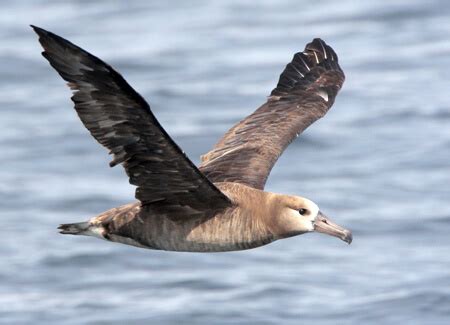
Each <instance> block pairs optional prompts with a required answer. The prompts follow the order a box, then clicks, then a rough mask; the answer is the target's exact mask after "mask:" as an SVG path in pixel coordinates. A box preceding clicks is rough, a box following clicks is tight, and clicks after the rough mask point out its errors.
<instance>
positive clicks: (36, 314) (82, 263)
mask: <svg viewBox="0 0 450 325" xmlns="http://www.w3.org/2000/svg"><path fill="white" fill-rule="evenodd" d="M29 24H35V25H38V26H41V27H43V28H46V29H49V30H51V31H53V32H55V33H57V34H59V35H61V36H63V37H65V38H68V39H69V40H71V41H72V42H74V43H76V44H78V45H79V46H81V47H83V48H84V49H86V50H88V51H90V52H91V53H93V54H95V55H97V56H99V57H101V58H102V59H104V60H105V61H107V62H108V63H110V64H111V65H113V66H114V67H115V68H116V69H117V70H119V71H120V72H121V73H122V74H123V76H124V77H125V78H126V79H127V80H128V82H129V83H130V84H131V85H132V86H133V87H134V88H135V89H136V90H137V91H138V92H140V93H141V94H142V95H143V96H144V97H145V98H146V99H147V100H148V101H149V103H150V105H151V107H152V110H153V112H154V113H155V115H156V116H157V117H158V119H159V121H160V122H161V123H162V125H163V126H164V127H165V129H166V130H167V131H168V132H169V134H171V135H172V137H173V138H174V139H175V140H176V142H177V143H178V144H179V145H180V146H181V147H182V148H183V149H184V150H185V151H186V153H187V154H188V155H189V157H190V158H191V159H192V160H193V161H195V162H196V163H198V161H199V156H200V155H201V154H202V153H205V152H206V151H208V150H209V148H211V146H212V145H213V144H214V143H215V141H217V140H218V138H219V137H220V136H221V135H222V134H223V133H224V132H225V131H226V130H227V129H228V128H229V127H231V126H232V124H233V123H235V122H237V121H239V120H240V119H242V118H243V117H244V116H246V115H247V114H250V113H251V112H252V111H253V110H254V109H256V108H257V107H258V106H259V105H260V104H262V103H263V102H264V101H265V98H266V96H267V95H268V94H269V93H270V91H271V89H272V88H273V87H275V85H276V83H277V81H278V76H279V74H280V73H281V71H282V70H283V68H284V66H285V65H286V64H287V63H288V62H289V61H290V60H291V58H292V56H293V54H294V53H296V52H298V51H301V50H303V48H304V46H305V44H306V43H308V42H309V41H311V40H312V39H313V38H314V37H321V38H323V39H324V40H325V41H326V42H327V43H329V44H330V45H331V46H333V48H334V49H335V51H336V52H337V53H338V55H339V59H340V64H341V67H342V68H343V70H344V71H345V74H346V82H345V84H344V87H343V89H342V91H341V93H340V94H339V96H338V98H337V100H336V103H335V105H334V106H333V108H332V109H331V111H330V112H329V113H328V114H327V116H326V117H325V118H324V119H322V120H320V121H318V122H317V123H315V124H314V125H313V126H311V127H310V128H309V129H308V130H307V131H306V132H305V133H304V134H303V135H302V136H301V137H300V138H299V139H298V140H297V141H295V142H294V143H292V144H291V146H290V147H289V148H288V150H286V152H285V153H284V155H283V156H282V157H281V158H280V160H279V161H278V163H277V165H276V166H275V168H274V169H273V171H272V173H271V176H270V178H269V182H268V184H267V187H266V189H267V190H268V191H272V192H280V193H290V194H298V195H302V196H305V197H308V198H310V199H312V200H314V201H315V202H317V203H318V204H319V206H320V207H321V209H322V211H324V212H325V213H326V214H327V215H329V216H330V217H331V218H332V219H334V220H335V221H336V222H338V223H340V224H342V225H345V226H346V227H348V228H350V229H352V230H353V234H354V241H353V243H352V245H350V246H347V245H346V244H345V243H344V242H342V241H340V240H338V239H336V238H332V237H327V236H324V235H321V234H308V235H304V236H299V237H294V238H291V239H286V240H282V241H278V242H275V243H273V244H271V245H268V246H265V247H262V248H257V249H253V250H249V251H242V252H231V253H219V254H217V253H215V254H194V253H174V252H160V251H151V250H144V249H138V248H134V247H130V246H124V245H118V244H114V243H108V242H103V241H99V240H98V239H95V238H88V237H73V236H62V235H59V234H58V232H57V231H56V226H57V225H58V224H60V223H67V222H77V221H84V220H86V219H88V218H90V217H91V216H93V215H96V214H98V213H100V212H102V211H104V210H106V209H108V208H111V207H114V206H118V205H121V204H124V203H127V202H129V201H132V200H134V197H133V196H134V188H133V187H132V186H131V185H129V184H128V179H127V177H126V176H125V173H124V172H123V169H122V168H121V167H116V168H113V169H111V168H109V167H108V162H109V161H110V159H111V158H110V157H109V156H108V154H107V151H106V150H105V149H104V148H102V147H101V146H100V145H98V144H97V143H96V142H95V141H94V140H93V139H92V137H91V136H90V135H89V134H88V132H87V131H86V130H85V128H84V127H83V125H82V124H81V122H80V121H79V119H78V117H77V116H76V114H75V111H74V110H73V109H72V103H71V101H70V99H69V98H70V91H69V90H68V88H67V87H65V85H64V82H63V81H62V79H61V78H60V77H59V76H58V75H57V74H56V73H55V71H53V70H52V69H51V68H50V66H49V65H48V63H47V62H46V61H45V60H44V59H43V58H42V57H41V55H40V52H41V48H40V46H39V44H38V42H37V38H36V35H35V34H34V33H33V32H32V30H31V29H30V28H29V27H28V25H29ZM449 94H450V2H448V1H438V0H435V1H419V0H412V1H411V0H408V1H406V0H403V1H376V2H375V1H373V2H368V1H364V2H363V1H349V0H344V1H332V0H330V1H298V0H296V1H294V0H283V1H238V0H234V1H220V2H219V1H214V2H213V1H181V0H180V1H50V0H45V1H44V0H42V1H14V2H13V1H10V2H8V3H7V4H5V5H3V6H2V10H1V11H0V107H1V108H0V109H1V112H0V148H1V159H0V234H1V235H0V323H4V324H85V323H89V324H307V323H313V324H450V96H449Z"/></svg>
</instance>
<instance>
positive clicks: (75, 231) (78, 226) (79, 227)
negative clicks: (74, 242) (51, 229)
mask: <svg viewBox="0 0 450 325" xmlns="http://www.w3.org/2000/svg"><path fill="white" fill-rule="evenodd" d="M89 226H90V223H89V222H88V221H86V222H77V223H65V224H62V225H60V226H59V227H58V229H60V230H61V231H60V232H59V233H61V234H69V235H82V234H83V233H84V232H86V231H87V230H88V229H89Z"/></svg>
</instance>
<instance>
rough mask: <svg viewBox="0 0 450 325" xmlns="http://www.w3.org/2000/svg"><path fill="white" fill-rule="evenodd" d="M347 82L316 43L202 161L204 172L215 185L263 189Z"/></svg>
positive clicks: (328, 50)
mask: <svg viewBox="0 0 450 325" xmlns="http://www.w3.org/2000/svg"><path fill="white" fill-rule="evenodd" d="M344 78H345V77H344V73H343V72H342V70H341V68H340V67H339V64H338V58H337V55H336V53H335V52H334V51H333V49H332V48H331V47H330V46H328V45H326V44H325V42H324V41H322V40H321V39H317V38H316V39H314V40H313V41H312V42H311V43H309V44H308V45H306V48H305V50H304V51H303V52H300V53H297V54H295V55H294V58H293V59H292V62H291V63H289V64H288V65H287V66H286V68H285V69H284V71H283V73H282V74H281V76H280V80H279V82H278V85H277V87H276V88H275V89H274V90H273V91H272V93H271V95H270V97H269V99H268V101H267V102H266V103H265V104H263V105H262V106H261V107H260V108H258V109H257V110H256V111H255V112H254V113H253V114H251V115H250V116H248V117H247V118H245V119H244V120H242V121H241V122H239V123H238V124H236V125H235V126H234V127H233V128H231V129H230V130H229V131H228V132H227V133H226V134H225V135H224V136H223V137H222V139H220V140H219V142H218V143H217V144H216V145H215V146H214V148H213V149H212V150H211V151H210V152H208V153H207V154H205V155H204V156H202V163H201V165H200V170H201V171H202V172H203V173H204V174H205V175H206V176H207V177H208V178H209V179H210V180H211V181H213V182H238V183H242V184H246V185H249V186H251V187H254V188H258V189H263V188H264V184H265V183H266V180H267V177H268V176H269V173H270V171H271V169H272V167H273V165H274V164H275V162H276V161H277V159H278V157H279V156H280V155H281V154H282V152H283V150H284V149H285V148H286V147H287V146H288V145H289V143H291V142H292V140H293V139H295V137H296V136H298V135H299V134H300V133H302V132H303V130H305V129H306V128H307V127H308V126H309V125H311V124H312V123H314V122H315V121H316V120H318V119H319V118H321V117H323V116H324V115H325V114H326V113H327V111H328V110H329V108H330V107H331V106H332V105H333V103H334V99H335V97H336V95H337V93H338V91H339V90H340V88H341V87H342V84H343V82H344Z"/></svg>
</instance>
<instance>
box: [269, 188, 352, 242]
mask: <svg viewBox="0 0 450 325" xmlns="http://www.w3.org/2000/svg"><path fill="white" fill-rule="evenodd" d="M272 202H273V204H272V209H273V210H272V218H273V223H272V224H273V228H274V230H275V233H276V235H277V236H279V237H291V236H296V235H301V234H304V233H308V232H313V231H316V232H321V233H324V234H327V235H331V236H334V237H338V238H340V239H342V240H343V241H345V242H347V243H348V244H350V243H351V242H352V233H351V231H350V230H348V229H345V228H343V227H341V226H339V225H337V224H335V223H334V222H332V221H331V220H330V219H329V218H328V217H326V216H325V215H324V214H323V213H322V212H321V211H320V209H319V207H318V206H317V204H315V203H314V202H313V201H311V200H308V199H306V198H303V197H300V196H287V195H276V197H275V198H274V200H273V201H272Z"/></svg>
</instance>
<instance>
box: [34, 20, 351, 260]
mask: <svg viewBox="0 0 450 325" xmlns="http://www.w3.org/2000/svg"><path fill="white" fill-rule="evenodd" d="M32 27H33V29H34V30H35V32H36V33H37V34H38V35H39V41H40V43H41V45H42V46H43V48H44V52H42V54H43V56H44V57H45V58H46V59H47V60H48V61H49V62H50V64H51V65H52V67H53V68H55V70H56V71H57V72H58V73H59V74H60V75H61V77H62V78H63V79H64V80H66V81H67V82H68V85H69V87H70V88H71V89H72V90H73V92H74V95H73V96H72V100H73V102H74V103H75V110H76V112H77V113H78V116H79V117H80V119H81V121H82V122H83V124H84V125H85V127H86V128H87V129H88V130H89V131H90V133H91V134H92V136H93V137H94V138H95V139H96V140H97V141H98V142H99V143H101V144H102V145H103V146H105V147H106V148H108V149H109V150H110V153H111V154H112V155H113V160H112V162H111V163H110V165H111V166H115V165H117V164H122V165H123V167H124V168H125V171H126V173H127V175H128V176H129V180H130V183H131V184H133V185H136V186H137V189H136V198H137V199H138V200H139V201H137V202H134V203H130V204H127V205H124V206H121V207H118V208H114V209H111V210H108V211H106V212H104V213H102V214H100V215H99V216H97V217H94V218H92V219H91V220H89V221H86V222H81V223H75V224H63V225H61V226H60V229H61V233H63V234H75V235H89V236H97V237H99V238H102V239H106V240H109V241H114V242H120V243H124V244H128V245H135V246H138V247H145V248H151V249H164V250H175V251H196V252H217V251H230V250H241V249H248V248H253V247H258V246H261V245H265V244H268V243H270V242H272V241H274V240H277V239H280V238H285V237H289V236H294V235H298V234H302V233H306V232H311V231H314V230H315V231H319V232H324V233H328V234H330V235H333V236H337V237H340V238H341V239H343V240H345V241H347V242H348V243H350V242H351V240H352V238H351V233H350V231H348V230H346V229H344V228H341V227H339V226H337V225H335V224H333V223H332V222H331V221H330V220H329V219H326V218H325V216H324V215H323V214H322V213H321V212H320V211H319V208H318V207H317V205H316V204H315V203H313V202H312V201H310V200H308V199H305V198H302V197H298V196H287V195H281V194H275V193H270V192H265V191H263V189H264V184H265V182H266V180H267V177H268V175H269V173H270V170H271V169H272V167H273V165H274V164H275V162H276V160H277V159H278V157H279V156H280V155H281V154H282V152H283V150H284V149H285V148H286V147H287V146H288V145H289V143H290V142H291V141H292V140H293V139H294V138H295V137H296V136H298V135H299V134H300V133H301V132H302V131H303V130H305V129H306V128H307V127H308V126H309V125H311V124H312V123H313V122H314V121H316V120H317V119H319V118H320V117H322V116H324V115H325V114H326V112H327V111H328V109H329V108H330V107H331V106H332V104H333V102H334V100H335V97H336V95H337V93H338V91H339V89H340V88H341V86H342V84H343V81H344V74H343V72H342V70H341V68H340V67H339V65H338V59H337V55H336V53H335V52H334V51H333V49H332V48H331V47H329V46H328V45H326V44H325V43H324V42H323V41H322V40H320V39H314V40H313V41H312V42H311V43H309V44H308V45H307V46H306V48H305V50H304V52H301V53H297V54H296V55H295V56H294V58H293V60H292V62H291V63H289V64H288V65H287V66H286V68H285V70H284V71H283V73H282V74H281V76H280V80H279V83H278V85H277V87H276V88H275V89H274V90H273V91H272V93H271V95H270V97H269V99H268V101H267V102H266V103H265V104H263V105H262V106H261V107H260V108H259V109H258V110H256V111H255V112H254V113H253V114H251V115H250V116H248V117H247V118H245V119H244V120H242V121H241V122H239V123H238V124H237V125H235V126H234V127H233V128H231V129H230V130H229V131H228V132H227V133H226V134H225V135H224V136H223V138H222V139H221V140H219V142H218V143H217V144H216V145H215V147H214V148H213V149H212V150H211V151H210V152H208V153H207V154H205V155H204V156H203V157H202V163H201V165H200V167H199V168H197V167H196V166H195V165H194V164H193V163H192V162H191V161H190V160H189V159H188V158H187V157H186V155H185V154H184V153H183V151H182V150H181V149H180V148H179V147H178V146H177V145H176V143H175V142H174V141H173V140H172V139H171V138H170V137H169V135H168V134H167V133H166V132H165V130H164V129H163V128H162V127H161V125H160V124H159V123H158V121H157V120H156V118H155V116H154V115H153V114H152V112H151V110H150V106H149V105H148V104H147V102H146V101H145V100H144V99H143V98H142V97H141V96H140V95H139V94H138V93H137V92H136V91H134V90H133V88H131V86H130V85H128V83H127V82H126V81H125V79H124V78H123V77H122V76H121V75H120V74H119V73H117V72H116V71H115V70H114V69H113V68H112V67H111V66H109V65H108V64H106V63H104V62H103V61H101V60H100V59H99V58H97V57H95V56H93V55H91V54H89V53H88V52H86V51H84V50H83V49H81V48H79V47H77V46H76V45H74V44H72V43H70V42H69V41H67V40H65V39H63V38H61V37H59V36H57V35H55V34H53V33H50V32H48V31H45V30H43V29H41V28H38V27H35V26H32Z"/></svg>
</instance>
